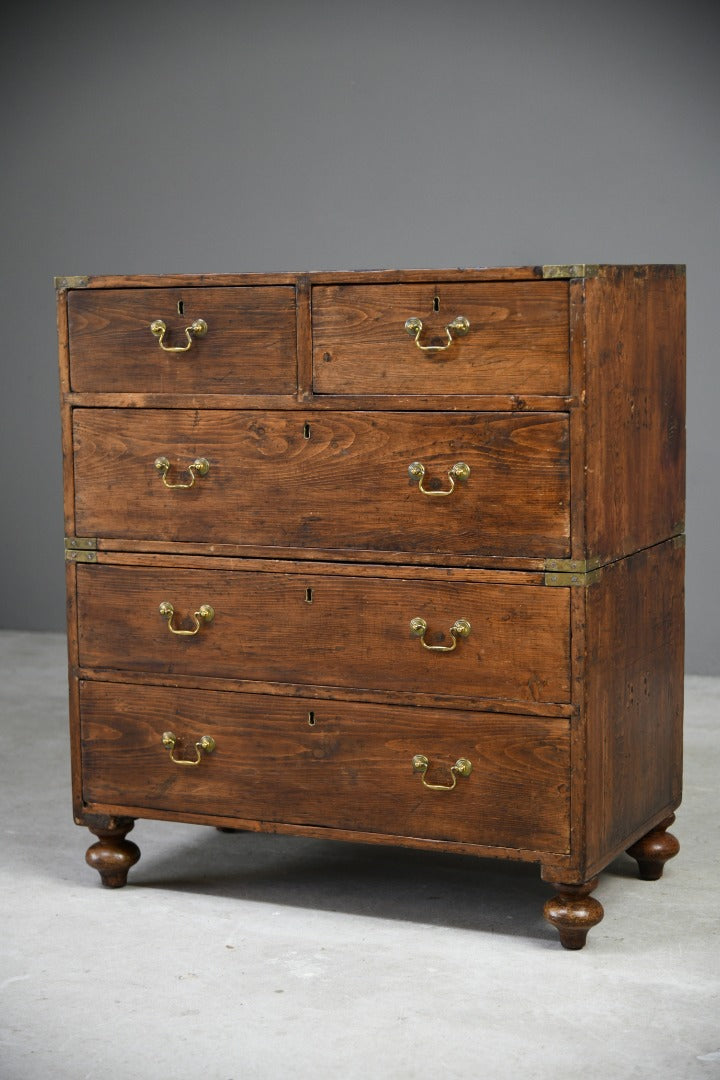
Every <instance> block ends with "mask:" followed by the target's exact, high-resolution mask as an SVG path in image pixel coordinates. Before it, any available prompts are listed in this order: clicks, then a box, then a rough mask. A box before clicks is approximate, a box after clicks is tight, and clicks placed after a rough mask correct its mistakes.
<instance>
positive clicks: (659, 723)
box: [583, 541, 685, 869]
mask: <svg viewBox="0 0 720 1080" xmlns="http://www.w3.org/2000/svg"><path fill="white" fill-rule="evenodd" d="M684 555H685V549H684V546H683V545H681V544H678V543H675V542H673V541H668V542H666V543H665V544H660V545H658V546H657V547H653V548H650V549H648V550H646V551H641V552H638V553H636V554H635V555H633V556H631V557H630V558H628V559H623V560H621V561H619V562H616V563H613V564H612V565H611V566H609V567H607V568H606V570H605V571H604V572H603V574H602V577H601V579H600V581H599V582H598V584H596V585H594V586H593V587H592V588H590V589H588V590H587V593H586V599H585V641H586V646H585V648H586V656H585V666H584V677H583V687H584V695H585V699H584V704H583V716H584V719H585V740H584V753H585V755H586V759H587V766H586V767H587V787H586V791H585V796H584V800H583V801H584V806H585V812H586V814H587V819H586V823H585V835H586V838H587V850H586V853H585V866H586V867H587V868H588V869H592V868H593V867H600V866H601V864H602V865H605V864H606V862H607V861H608V858H609V857H610V858H611V857H612V854H614V853H615V852H617V851H619V850H622V849H623V847H624V846H627V841H628V839H629V838H630V837H631V836H634V835H636V834H637V832H638V830H642V829H643V827H644V826H645V825H646V824H647V825H648V827H649V823H650V822H651V819H652V817H653V815H655V816H656V817H657V818H663V817H665V816H666V808H667V807H668V806H669V807H671V808H672V809H674V808H675V807H677V806H678V805H679V803H680V798H681V791H682V716H683V677H682V676H683V630H684V620H683V569H684Z"/></svg>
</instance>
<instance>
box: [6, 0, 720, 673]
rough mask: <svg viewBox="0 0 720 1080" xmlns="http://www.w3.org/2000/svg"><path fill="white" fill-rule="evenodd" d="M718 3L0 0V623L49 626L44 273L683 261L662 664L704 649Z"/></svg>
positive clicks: (50, 441) (712, 523)
mask: <svg viewBox="0 0 720 1080" xmlns="http://www.w3.org/2000/svg"><path fill="white" fill-rule="evenodd" d="M716 6H717V5H716V4H710V3H693V2H689V3H684V4H682V5H680V4H676V3H668V2H662V0H656V2H647V3H646V2H642V0H640V2H633V0H624V2H621V3H617V2H603V3H594V4H590V3H587V4H584V3H582V0H573V2H572V3H566V2H555V0H522V2H521V0H493V2H487V3H486V2H482V0H478V2H474V3H473V2H471V0H446V2H443V0H432V2H425V0H416V2H408V0H387V2H385V3H377V2H376V0H355V2H352V3H343V0H335V2H334V3H330V2H328V3H319V2H312V0H311V2H295V3H290V2H273V0H266V2H264V3H263V2H255V0H251V2H243V0H237V2H234V3H233V2H220V0H214V2H213V0H206V2H205V3H200V2H197V0H193V2H192V3H190V2H188V0H176V2H173V3H170V2H160V3H153V2H152V0H146V2H144V3H136V2H132V0H131V2H128V0H123V2H122V3H121V4H104V3H98V2H97V0H94V2H93V3H86V2H84V0H80V2H78V0H74V2H73V3H71V4H59V3H53V4H42V3H40V4H38V3H35V4H30V3H28V4H27V5H26V6H25V7H24V8H23V9H22V10H21V11H20V12H19V13H16V14H15V15H14V16H12V17H11V18H10V19H8V18H7V17H5V21H4V22H3V37H2V43H3V60H2V72H1V74H0V81H1V82H2V93H1V94H0V108H1V109H2V112H3V127H2V131H3V159H4V165H3V170H2V174H1V179H0V184H1V187H2V190H1V191H0V196H1V199H2V201H1V202H0V205H1V206H2V210H3V221H2V225H3V233H4V238H3V244H2V255H1V258H2V267H3V284H2V329H1V333H2V384H1V385H2V397H1V401H0V438H1V439H2V447H1V448H0V469H1V471H2V488H1V490H2V499H1V500H0V505H1V506H2V512H3V525H2V547H3V552H2V563H1V567H2V569H1V570H0V573H1V574H2V596H1V597H0V599H1V603H0V625H1V626H4V627H9V628H27V629H38V630H59V629H61V628H62V626H63V618H64V601H63V554H62V546H63V544H62V538H63V527H62V515H61V475H60V433H59V420H58V391H57V376H56V344H55V324H54V319H55V312H54V296H53V287H52V276H53V275H54V274H97V273H111V274H114V273H140V272H149V273H162V272H240V271H266V270H267V271H273V270H316V269H351V268H356V267H398V266H402V267H426V266H432V267H443V266H482V265H504V264H535V263H571V262H671V263H680V262H685V263H687V265H688V275H687V285H688V360H689V370H688V391H689V414H688V513H687V528H688V547H687V553H688V576H687V584H688V589H687V600H688V637H687V667H688V670H689V671H691V672H695V673H717V674H720V656H719V652H720V650H719V642H720V615H719V612H720V585H719V584H718V572H717V569H716V565H715V564H716V531H717V527H718V517H719V514H718V510H719V503H720V499H719V498H718V492H719V484H720V481H719V479H718V478H719V477H720V460H719V458H720V455H719V453H718V437H717V424H718V419H717V415H718V407H719V406H720V393H719V389H720V388H719V385H718V384H719V380H718V363H717V345H716V341H717V337H718V333H717V322H718V312H719V309H720V294H719V291H718V277H717V263H718V257H719V255H720V184H719V183H718V181H719V178H720V169H719V167H718V166H719V158H720V131H719V128H720V123H719V119H718V118H719V116H720V109H719V106H720V94H719V89H720V76H719V74H718V71H719V70H720V68H719V66H718V61H717V53H718V47H717V38H718V33H717V29H718V27H717V16H716V15H715V14H714V12H715V9H716Z"/></svg>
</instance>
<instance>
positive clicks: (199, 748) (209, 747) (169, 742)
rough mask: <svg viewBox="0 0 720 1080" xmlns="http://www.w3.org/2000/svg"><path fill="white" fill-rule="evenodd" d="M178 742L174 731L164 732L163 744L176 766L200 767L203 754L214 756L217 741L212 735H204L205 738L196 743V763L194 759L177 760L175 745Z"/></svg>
mask: <svg viewBox="0 0 720 1080" xmlns="http://www.w3.org/2000/svg"><path fill="white" fill-rule="evenodd" d="M177 741H178V740H177V735H173V733H172V731H165V732H163V737H162V744H163V746H164V747H165V748H166V750H169V751H170V760H171V761H172V762H174V763H175V764H176V765H199V764H200V762H201V761H202V756H203V754H212V752H213V750H214V749H215V740H214V739H213V737H212V735H203V737H202V738H201V739H198V741H197V742H196V743H195V760H194V761H193V759H192V758H176V757H175V744H176V743H177Z"/></svg>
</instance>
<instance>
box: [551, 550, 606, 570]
mask: <svg viewBox="0 0 720 1080" xmlns="http://www.w3.org/2000/svg"><path fill="white" fill-rule="evenodd" d="M605 561H606V560H605ZM602 564H603V558H602V556H600V555H596V556H595V557H594V558H593V559H546V560H545V569H546V570H559V571H561V572H562V573H569V574H576V573H577V574H587V573H589V572H590V571H591V570H597V568H598V566H602Z"/></svg>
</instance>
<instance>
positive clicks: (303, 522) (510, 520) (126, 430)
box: [73, 409, 570, 561]
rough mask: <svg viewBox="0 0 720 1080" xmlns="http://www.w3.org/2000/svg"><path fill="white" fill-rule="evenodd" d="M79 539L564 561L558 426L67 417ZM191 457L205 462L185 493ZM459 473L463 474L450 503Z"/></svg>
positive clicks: (432, 418) (445, 419) (553, 416)
mask: <svg viewBox="0 0 720 1080" xmlns="http://www.w3.org/2000/svg"><path fill="white" fill-rule="evenodd" d="M73 439H74V447H75V488H76V493H75V507H76V511H75V512H76V528H77V530H78V534H79V535H82V536H97V537H113V538H128V539H131V538H132V539H142V538H147V539H152V538H155V537H162V538H163V539H164V540H165V541H168V542H175V541H192V540H196V541H202V542H203V543H212V542H213V541H217V542H226V543H228V542H233V541H234V542H235V543H239V542H241V543H243V544H247V545H252V546H259V545H267V546H268V547H269V548H272V547H274V546H276V545H282V546H284V547H286V548H292V547H295V548H305V547H313V548H323V547H327V548H330V549H343V550H346V551H348V553H352V551H353V550H355V549H358V548H360V549H366V550H370V549H372V550H376V551H379V552H380V551H408V552H410V553H415V552H425V553H430V552H437V557H438V561H442V555H443V553H446V552H448V553H451V554H473V555H477V554H482V555H489V556H497V555H501V556H508V555H515V556H525V557H532V556H536V557H562V556H564V555H567V554H568V545H569V539H568V537H569V503H570V492H569V481H568V473H569V464H568V424H567V419H566V417H565V416H563V415H562V414H557V413H542V414H539V413H529V414H528V413H519V414H515V415H508V414H504V413H499V414H495V413H490V414H485V413H483V414H480V415H477V414H473V413H463V414H460V415H447V414H445V413H323V414H322V415H317V414H314V413H312V411H311V410H308V411H307V412H306V413H305V414H302V413H301V414H296V413H285V412H268V413H263V414H258V413H255V412H231V411H222V412H218V411H215V412H212V413H207V414H198V413H197V412H195V411H187V410H184V411H180V410H175V411H173V412H162V411H158V410H150V409H143V410H126V409H125V410H122V409H76V410H75V411H74V423H73ZM160 455H164V456H166V457H167V458H168V459H169V461H170V462H171V472H170V474H169V475H168V482H169V483H187V482H188V479H189V478H188V475H187V472H186V469H187V466H188V465H189V464H190V463H191V462H192V461H193V460H194V459H195V458H196V457H197V456H200V457H204V458H206V459H207V460H208V461H209V463H210V469H209V471H208V473H207V475H206V476H204V477H202V478H199V479H198V480H197V481H196V483H195V485H194V487H192V488H191V489H180V490H168V489H167V488H166V487H165V486H164V485H163V482H162V478H161V477H160V475H159V474H158V472H157V470H156V469H155V467H154V461H155V459H156V458H157V457H158V456H160ZM414 461H420V462H422V464H423V465H424V466H425V468H426V475H425V478H424V482H423V486H424V487H425V488H426V489H427V490H431V491H432V490H438V489H439V490H447V489H449V487H450V482H449V479H448V471H449V470H450V469H451V468H452V467H453V465H455V463H456V462H461V461H462V462H465V463H466V464H467V465H469V466H470V470H471V471H470V476H469V477H468V479H467V480H466V481H461V482H458V483H457V484H456V487H455V490H454V491H453V493H452V494H451V495H449V496H447V497H434V496H426V495H423V494H422V493H421V492H420V490H419V487H418V483H417V481H413V480H411V478H410V477H409V475H408V467H409V466H410V464H411V463H412V462H414Z"/></svg>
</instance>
